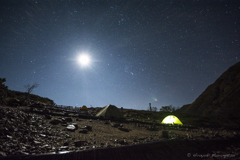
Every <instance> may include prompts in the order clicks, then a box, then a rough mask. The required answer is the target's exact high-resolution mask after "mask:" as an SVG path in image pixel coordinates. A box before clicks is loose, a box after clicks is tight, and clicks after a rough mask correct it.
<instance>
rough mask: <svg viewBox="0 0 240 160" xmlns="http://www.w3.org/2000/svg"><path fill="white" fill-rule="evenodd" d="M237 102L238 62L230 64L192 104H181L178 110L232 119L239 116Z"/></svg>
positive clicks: (239, 84) (239, 99) (239, 94)
mask: <svg viewBox="0 0 240 160" xmlns="http://www.w3.org/2000/svg"><path fill="white" fill-rule="evenodd" d="M239 104H240V62H238V63H236V64H235V65H233V66H231V67H230V68H229V69H228V70H227V71H225V72H224V73H223V74H222V75H221V76H220V77H219V78H218V79H217V80H216V81H215V82H214V83H213V84H211V85H209V86H208V87H207V89H206V90H205V91H204V92H203V93H202V94H201V95H200V96H199V97H198V98H197V99H196V100H195V101H194V102H193V103H192V104H190V105H185V106H183V107H182V108H180V109H179V112H182V113H188V114H191V115H198V116H215V117H218V118H221V119H224V120H229V119H231V120H233V119H236V118H238V117H239V116H240V105H239ZM238 123H239V122H238Z"/></svg>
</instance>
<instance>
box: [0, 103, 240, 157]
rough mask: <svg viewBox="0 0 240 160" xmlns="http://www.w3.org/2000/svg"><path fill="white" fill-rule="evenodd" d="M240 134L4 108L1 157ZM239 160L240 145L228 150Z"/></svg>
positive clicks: (0, 109)
mask: <svg viewBox="0 0 240 160" xmlns="http://www.w3.org/2000/svg"><path fill="white" fill-rule="evenodd" d="M239 135H240V131H238V130H226V129H223V128H215V129H213V128H199V127H195V126H171V127H169V126H162V125H152V124H142V123H137V122H131V121H130V122H117V121H110V120H102V119H95V118H89V119H85V118H81V115H80V114H79V113H78V112H76V113H75V112H71V113H70V112H69V113H66V112H65V111H63V110H61V109H60V110H59V109H58V110H57V109H56V110H50V109H44V110H43V109H32V108H27V107H19V108H13V107H2V106H1V107H0V142H1V143H0V157H1V156H2V157H6V156H11V155H38V154H58V153H67V152H76V151H79V150H89V149H93V148H113V147H116V146H128V145H132V144H144V143H148V142H154V141H159V140H166V139H180V140H192V141H198V140H221V139H231V138H238V137H239ZM212 153H222V154H232V155H234V157H235V158H236V157H238V156H239V154H240V145H230V146H229V147H228V148H226V149H225V150H224V151H218V150H213V152H212Z"/></svg>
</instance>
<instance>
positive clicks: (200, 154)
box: [0, 139, 240, 160]
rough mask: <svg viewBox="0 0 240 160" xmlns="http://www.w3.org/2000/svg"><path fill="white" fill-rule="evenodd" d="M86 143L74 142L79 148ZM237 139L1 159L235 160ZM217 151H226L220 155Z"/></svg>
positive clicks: (164, 143) (176, 141) (162, 143)
mask: <svg viewBox="0 0 240 160" xmlns="http://www.w3.org/2000/svg"><path fill="white" fill-rule="evenodd" d="M82 143H85V142H82V141H81V142H76V145H82ZM239 143H240V140H239V139H229V140H199V141H192V140H163V141H158V142H152V143H146V144H138V145H131V146H123V147H113V148H105V149H100V148H97V149H90V150H86V151H76V152H61V153H58V154H48V155H29V156H25V155H21V156H9V157H0V160H1V159H4V160H13V159H22V160H23V159H26V160H45V159H62V160H65V159H66V160H67V159H71V160H79V159H84V160H91V159H98V160H113V159H114V160H160V159H167V160H182V159H183V160H185V159H194V160H195V159H238V158H240V157H239V152H238V151H229V150H227V148H228V147H231V146H233V145H234V146H236V145H239ZM218 150H225V151H223V152H221V151H218Z"/></svg>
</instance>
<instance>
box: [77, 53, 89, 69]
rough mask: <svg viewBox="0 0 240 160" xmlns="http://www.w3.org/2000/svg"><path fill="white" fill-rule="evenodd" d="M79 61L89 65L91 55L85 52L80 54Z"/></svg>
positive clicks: (83, 64)
mask: <svg viewBox="0 0 240 160" xmlns="http://www.w3.org/2000/svg"><path fill="white" fill-rule="evenodd" d="M77 61H78V63H79V64H81V65H82V66H88V65H89V63H90V57H89V56H88V55H85V54H83V55H80V56H78V58H77Z"/></svg>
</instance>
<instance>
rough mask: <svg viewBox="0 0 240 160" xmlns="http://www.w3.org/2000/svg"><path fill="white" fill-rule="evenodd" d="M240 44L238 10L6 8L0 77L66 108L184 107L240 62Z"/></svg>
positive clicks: (132, 5) (211, 6)
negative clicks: (86, 58) (84, 61)
mask: <svg viewBox="0 0 240 160" xmlns="http://www.w3.org/2000/svg"><path fill="white" fill-rule="evenodd" d="M239 36H240V3H239V2H238V1H237V0H236V1H234V0H231V1H227V0H208V1H207V0H182V1H181V0H175V1H174V0H173V1H170V0H161V1H160V0H159V1H158V0H155V1H154V0H141V1H140V0H134V1H123V0H115V1H114V0H108V1H107V0H100V1H93V0H85V1H80V0H79V1H77V0H76V1H74V0H52V1H47V0H34V1H24V0H21V1H19V0H15V1H14V0H5V1H0V48H1V49H0V77H1V78H6V80H7V81H6V85H7V86H8V87H9V89H11V90H16V91H23V92H25V91H26V89H25V88H24V85H27V84H34V83H37V84H39V86H38V87H37V88H35V89H34V90H33V94H36V95H40V96H43V97H48V98H50V99H52V100H54V102H55V103H56V104H58V105H69V106H77V107H80V106H82V105H86V106H87V107H90V106H93V107H103V106H105V105H108V104H113V105H116V106H117V107H124V108H132V109H139V110H142V109H144V110H146V109H147V108H148V105H149V103H151V104H152V106H155V107H158V108H160V107H161V106H166V105H173V106H176V107H177V106H179V107H181V106H182V105H185V104H189V103H192V102H193V101H194V100H195V99H196V98H197V97H198V96H199V95H200V94H201V93H202V92H203V91H204V90H205V89H206V88H207V86H209V85H210V84H212V83H214V82H215V80H216V79H217V78H218V77H219V76H220V75H221V74H222V73H223V72H224V71H225V70H227V69H228V68H229V67H230V66H232V65H234V64H235V63H237V62H239V59H240V55H239V51H240V39H239ZM81 54H85V55H88V56H89V57H90V59H91V60H90V63H89V65H87V66H82V65H80V64H79V62H78V60H77V57H78V56H79V55H81Z"/></svg>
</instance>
